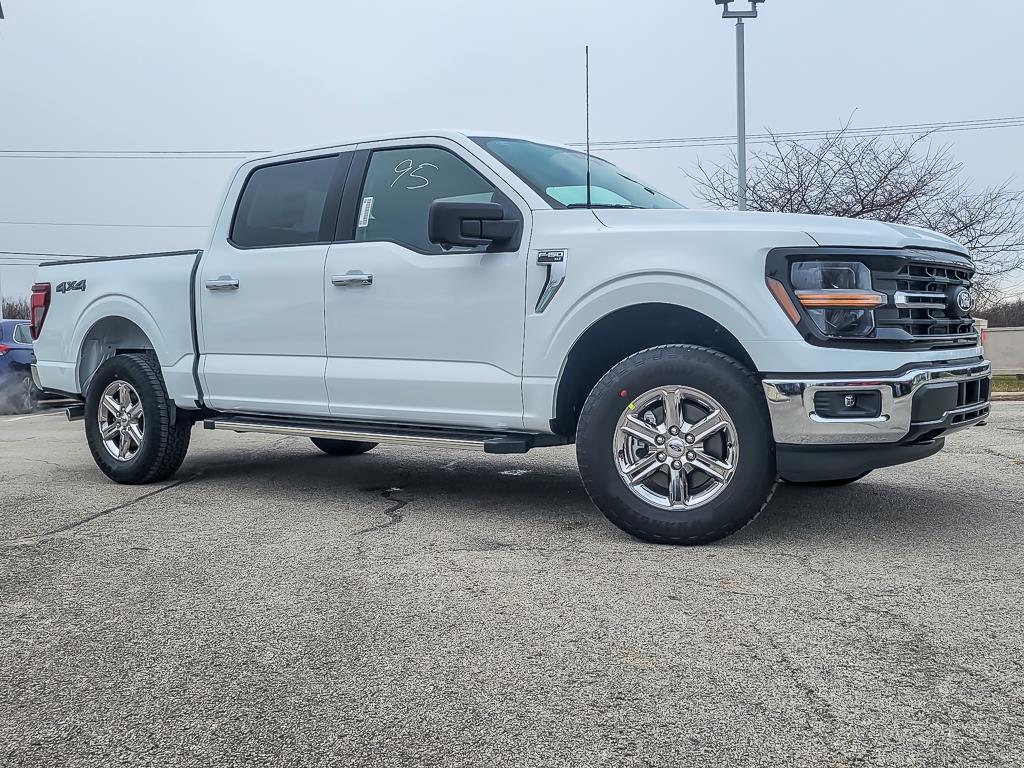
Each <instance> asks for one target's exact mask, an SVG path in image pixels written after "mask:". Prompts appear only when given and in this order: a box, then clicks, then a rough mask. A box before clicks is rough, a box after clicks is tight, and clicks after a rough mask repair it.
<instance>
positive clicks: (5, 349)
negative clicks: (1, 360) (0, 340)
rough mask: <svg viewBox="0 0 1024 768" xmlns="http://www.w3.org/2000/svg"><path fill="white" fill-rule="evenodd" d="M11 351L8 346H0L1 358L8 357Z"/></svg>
mask: <svg viewBox="0 0 1024 768" xmlns="http://www.w3.org/2000/svg"><path fill="white" fill-rule="evenodd" d="M10 351H11V348H10V347H8V346H7V345H6V344H0V357H3V356H4V355H6V354H7V353H8V352H10Z"/></svg>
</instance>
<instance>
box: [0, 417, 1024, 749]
mask: <svg viewBox="0 0 1024 768" xmlns="http://www.w3.org/2000/svg"><path fill="white" fill-rule="evenodd" d="M0 478H2V480H0V585H2V592H0V763H2V764H4V765H8V766H18V765H46V766H54V765H75V766H93V765H95V766H105V765H133V766H135V765H161V766H191V765H270V764H282V765H314V766H320V765H324V766H326V765H337V766H350V765H352V766H355V765H360V766H361V765H373V766H393V765H394V766H397V765H423V766H428V765H429V766H434V765H452V766H473V767H474V768H475V767H476V766H499V765H528V766H534V765H537V766H540V765H544V766H592V765H610V766H619V765H652V766H653V765H657V766H687V765H698V764H702V763H706V764H709V765H723V766H726V765H727V766H745V765H771V766H780V765H812V764H813V765H817V764H821V765H850V766H852V765H857V766H861V765H872V766H873V765H900V766H903V765H918V766H929V767H931V766H944V765H978V766H1002V765H1015V766H1019V765H1021V762H1022V755H1024V693H1022V691H1024V670H1022V656H1024V654H1022V651H1024V639H1022V630H1024V622H1022V606H1024V586H1022V574H1024V554H1022V551H1024V546H1022V545H1024V533H1022V528H1024V403H998V404H997V405H996V407H995V410H994V413H993V416H992V419H991V421H990V422H989V424H988V426H986V427H981V428H975V429H973V430H970V431H969V432H967V433H962V434H960V435H957V436H954V437H952V438H950V440H949V442H948V444H947V448H946V450H945V451H944V452H943V453H942V454H939V455H938V456H936V457H933V458H931V459H928V460H926V461H924V462H921V463H918V464H915V465H909V466H905V467H901V468H894V469H889V470H880V471H877V472H875V473H873V474H872V475H871V476H869V477H868V478H866V479H865V480H863V481H861V482H859V483H856V484H854V485H852V486H849V487H847V488H841V489H836V490H817V489H796V488H789V487H782V488H780V490H779V492H778V493H777V495H776V497H775V499H774V500H773V502H772V503H771V505H770V506H769V508H768V510H767V511H766V512H765V514H764V515H762V517H761V518H759V520H758V521H757V522H755V523H754V524H753V525H752V526H750V527H749V528H747V529H746V530H744V531H743V532H742V533H740V534H739V535H737V536H734V537H733V538H731V539H729V540H727V541H725V542H722V543H720V544H718V545H715V546H710V547H703V548H694V549H684V548H671V547H657V546H651V545H646V544H642V543H640V542H638V541H635V540H633V539H631V538H629V537H627V536H626V535H625V534H623V533H620V532H619V531H618V530H617V529H615V528H614V527H612V526H611V525H610V524H609V523H607V522H606V521H605V520H604V518H603V517H602V516H601V515H600V514H599V513H598V512H597V511H596V510H595V509H594V508H593V507H592V506H591V505H590V503H589V501H588V500H587V498H586V495H585V493H584V491H583V488H582V486H581V485H580V482H579V480H578V478H577V475H576V468H575V461H574V458H573V453H572V451H571V449H553V450H542V451H536V452H533V453H531V454H529V455H527V456H525V457H491V456H484V455H477V454H474V453H463V452H447V451H418V450H411V449H406V448H399V447H380V448H378V449H377V450H375V451H373V452H371V453H369V454H367V455H365V456H360V457H354V458H330V457H327V456H323V455H321V454H320V453H319V452H318V451H317V450H316V449H315V448H314V447H313V446H312V445H310V444H309V443H308V442H304V441H302V440H299V439H295V438H283V439H282V438H274V437H259V436H236V435H231V434H223V433H219V432H218V433H211V432H204V431H202V430H199V429H197V430H196V431H195V433H194V439H193V447H192V451H191V453H190V454H189V458H188V459H187V460H186V463H185V465H184V467H183V468H182V470H181V471H180V473H179V474H178V475H177V476H176V477H175V478H174V479H173V480H172V481H170V482H167V483H163V484H161V485H158V486H148V487H122V486H117V485H114V484H111V483H109V482H108V481H106V480H105V479H104V478H102V476H101V475H100V474H99V472H98V471H97V470H96V469H95V467H94V465H93V463H92V460H91V458H90V456H89V453H88V450H87V448H86V446H85V441H84V436H83V435H82V427H81V424H80V423H78V424H68V423H67V422H65V421H64V419H63V417H62V415H60V414H55V413H50V414H46V415H36V416H32V417H30V418H20V419H12V418H9V417H8V418H2V419H0Z"/></svg>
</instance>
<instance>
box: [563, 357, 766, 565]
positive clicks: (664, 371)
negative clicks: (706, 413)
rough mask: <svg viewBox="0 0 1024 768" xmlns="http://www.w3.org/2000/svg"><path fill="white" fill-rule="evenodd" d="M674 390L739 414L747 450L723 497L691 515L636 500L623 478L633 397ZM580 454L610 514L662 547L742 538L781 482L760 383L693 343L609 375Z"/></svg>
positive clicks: (598, 501) (735, 417)
mask: <svg viewBox="0 0 1024 768" xmlns="http://www.w3.org/2000/svg"><path fill="white" fill-rule="evenodd" d="M672 385H676V386H687V387H692V388H694V389H697V390H700V391H702V392H704V393H709V394H712V396H713V397H714V399H716V400H717V401H718V402H719V403H720V404H721V405H722V407H723V408H724V409H725V410H726V411H727V412H728V413H729V415H730V416H731V417H732V421H733V423H734V425H735V429H736V433H737V435H736V440H737V442H738V444H739V448H740V452H739V460H738V462H737V463H736V468H735V471H734V474H733V476H732V478H731V480H730V481H729V483H728V484H727V485H726V487H725V488H724V489H723V490H722V491H721V493H720V494H719V495H718V496H717V497H715V498H713V499H711V500H709V501H707V502H706V503H705V504H704V505H703V506H699V507H695V508H693V509H689V510H686V511H680V510H670V509H665V508H661V507H658V506H656V505H654V504H650V503H647V502H645V501H644V500H643V499H640V498H638V497H637V496H636V495H634V494H633V492H632V491H630V489H629V488H628V487H627V486H626V483H625V482H624V481H623V479H622V478H621V477H620V476H619V472H618V469H617V468H616V465H615V456H614V450H613V440H614V436H615V430H616V424H617V423H618V419H619V417H620V416H621V415H622V413H623V411H624V409H625V408H626V407H628V405H629V403H630V398H632V397H633V396H638V395H639V394H640V393H643V392H647V391H649V390H652V389H655V388H657V387H663V386H672ZM624 393H625V394H624ZM630 393H632V394H630ZM576 456H577V460H578V462H579V468H580V475H581V476H582V478H583V484H584V486H585V487H586V489H587V493H588V494H590V498H591V499H592V500H593V502H594V504H595V505H597V507H598V509H600V510H601V512H603V513H604V515H605V517H607V518H608V519H609V520H610V521H611V522H612V523H614V524H615V525H617V526H618V527H619V528H621V529H622V530H624V531H626V532H627V533H630V534H632V535H633V536H636V537H637V538H640V539H643V540H645V541H650V542H654V543H659V544H683V545H694V544H707V543H710V542H712V541H716V540H718V539H722V538H724V537H726V536H729V535H731V534H733V533H735V532H736V531H738V530H740V529H741V528H743V527H744V526H746V525H748V524H750V523H751V522H753V520H754V519H755V518H756V517H757V516H758V515H759V514H760V513H761V511H762V510H763V509H764V508H765V506H766V505H767V504H768V501H769V500H770V499H771V497H772V493H773V492H774V490H775V485H776V479H777V478H776V469H775V442H774V440H773V438H772V429H771V421H770V418H769V416H768V410H767V407H766V405H765V398H764V393H763V392H762V390H761V387H760V385H759V384H758V382H757V380H756V379H755V378H754V377H753V376H752V375H751V373H750V372H749V371H748V370H747V369H746V368H744V367H743V366H742V365H740V364H739V363H738V362H736V361H735V360H733V359H732V358H731V357H729V356H727V355H724V354H722V353H721V352H716V351H714V350H711V349H706V348H704V347H697V346H690V345H669V346H663V347H655V348H653V349H647V350H644V351H642V352H638V353H636V354H635V355H632V356H631V357H628V358H626V359H625V360H623V361H622V362H620V363H618V364H617V365H615V366H614V367H613V368H612V369H611V370H610V371H608V373H606V374H605V375H604V376H603V377H602V378H601V380H600V381H599V382H598V383H597V385H596V386H595V387H594V389H593V391H592V392H591V393H590V396H589V397H588V398H587V400H586V403H585V404H584V406H583V412H582V413H581V414H580V421H579V425H578V426H577V432H576Z"/></svg>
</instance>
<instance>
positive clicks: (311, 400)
mask: <svg viewBox="0 0 1024 768" xmlns="http://www.w3.org/2000/svg"><path fill="white" fill-rule="evenodd" d="M351 157H352V155H351V153H349V152H344V151H343V152H340V153H337V154H333V153H332V154H330V155H327V156H321V157H303V158H299V159H295V160H288V161H285V162H275V163H270V164H265V165H260V166H257V167H255V168H253V169H251V170H250V171H249V173H248V174H247V175H246V176H245V178H244V179H243V180H242V181H241V182H240V183H239V182H236V184H235V194H236V195H237V199H238V203H237V206H236V207H235V211H234V215H233V216H230V217H229V221H228V222H226V223H225V222H222V223H221V224H219V225H218V228H217V232H216V233H215V235H214V239H213V243H212V244H211V246H210V248H209V250H208V251H207V252H206V253H205V254H204V256H203V259H202V263H201V266H200V274H199V276H198V281H197V288H196V291H197V295H198V297H199V305H200V313H201V333H202V336H201V344H202V346H201V351H202V358H201V360H202V363H201V375H202V379H203V384H204V389H205V400H206V402H207V404H208V405H209V406H211V407H212V408H216V409H218V410H224V411H248V412H258V413H288V414H297V415H309V416H323V415H327V414H328V413H329V406H328V401H327V388H326V386H325V383H324V370H325V366H326V358H327V342H326V338H325V335H324V289H323V273H324V263H325V261H326V258H327V249H328V244H329V243H330V241H331V240H332V239H333V236H334V231H335V228H336V224H337V216H338V206H339V204H340V199H341V189H342V186H343V184H344V179H345V174H346V173H347V171H348V167H349V164H350V162H351Z"/></svg>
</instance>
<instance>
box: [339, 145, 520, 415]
mask: <svg viewBox="0 0 1024 768" xmlns="http://www.w3.org/2000/svg"><path fill="white" fill-rule="evenodd" d="M359 150H360V151H359V152H358V154H357V158H356V160H355V162H354V163H353V167H352V171H351V173H350V175H349V183H348V185H347V186H346V196H345V205H344V206H343V208H342V214H341V217H340V219H339V225H338V227H339V234H338V240H339V242H336V243H335V244H333V245H332V246H331V248H330V251H329V253H328V257H327V268H326V271H325V274H324V284H325V286H326V290H327V298H326V302H325V310H326V320H327V355H328V362H327V390H328V395H329V397H330V404H331V414H332V415H334V416H336V417H342V418H349V419H369V420H380V421H392V422H401V423H422V424H443V425H459V426H470V427H479V428H491V429H522V425H523V400H522V365H523V325H524V321H525V291H526V254H527V251H528V246H529V235H530V223H531V220H530V211H529V208H528V206H527V205H526V204H525V202H524V201H523V200H522V199H521V198H519V197H518V195H517V193H516V192H515V191H514V190H512V189H511V188H510V187H508V185H506V184H505V183H504V182H503V181H502V180H501V179H500V178H498V177H496V176H495V175H494V174H493V173H492V172H490V171H489V169H487V168H486V167H484V166H483V165H482V164H480V163H479V162H478V161H477V160H476V159H475V158H473V157H472V156H471V155H469V153H466V152H465V151H464V150H462V149H461V148H460V147H459V146H458V145H457V144H456V143H455V142H451V141H448V140H443V139H435V140H432V141H431V142H430V143H429V144H424V143H423V142H422V141H388V142H375V143H373V144H369V145H360V147H359ZM437 200H451V201H462V202H498V203H500V204H501V205H502V206H504V207H505V209H506V218H510V217H514V218H516V219H519V220H520V221H522V222H523V232H522V237H521V240H520V241H519V242H517V243H516V244H514V245H512V246H509V247H505V248H501V249H495V248H491V249H487V248H485V247H480V248H473V249H466V248H443V247H441V246H439V245H435V244H433V243H431V242H430V241H429V239H428V237H427V214H428V211H429V209H430V205H431V203H433V202H434V201H437Z"/></svg>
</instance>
